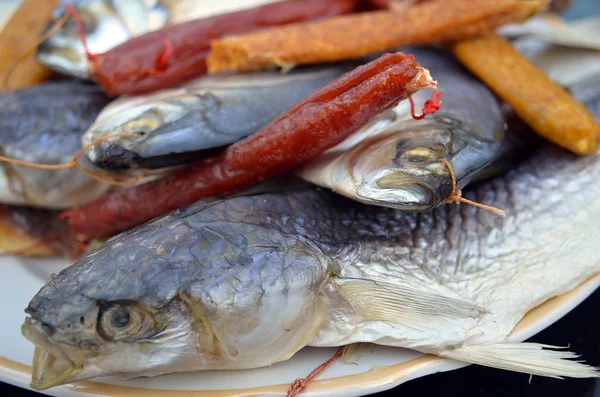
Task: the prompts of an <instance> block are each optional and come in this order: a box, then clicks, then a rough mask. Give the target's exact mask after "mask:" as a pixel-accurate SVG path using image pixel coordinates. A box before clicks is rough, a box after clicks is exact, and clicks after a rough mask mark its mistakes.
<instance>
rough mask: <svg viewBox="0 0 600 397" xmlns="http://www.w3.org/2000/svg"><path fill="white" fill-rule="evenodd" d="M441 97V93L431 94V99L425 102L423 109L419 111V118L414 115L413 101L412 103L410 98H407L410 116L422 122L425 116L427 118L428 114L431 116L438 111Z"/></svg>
mask: <svg viewBox="0 0 600 397" xmlns="http://www.w3.org/2000/svg"><path fill="white" fill-rule="evenodd" d="M441 97H442V92H435V91H434V92H432V93H431V98H430V99H428V100H426V101H425V104H424V105H423V109H422V110H421V112H422V113H423V114H421V115H420V116H417V115H416V114H415V101H413V98H412V96H409V97H408V100H409V101H410V115H411V116H412V118H413V119H415V120H423V119H424V118H425V116H427V115H428V114H433V113H435V112H437V111H438V110H440V107H441V106H442V101H440V98H441Z"/></svg>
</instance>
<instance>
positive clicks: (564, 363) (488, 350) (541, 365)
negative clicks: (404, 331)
mask: <svg viewBox="0 0 600 397" xmlns="http://www.w3.org/2000/svg"><path fill="white" fill-rule="evenodd" d="M564 349H565V348H563V347H557V346H550V345H544V344H539V343H499V344H494V345H481V346H462V347H460V348H458V349H455V350H452V351H445V352H442V353H440V356H442V357H447V358H451V359H455V360H459V361H463V362H468V363H472V364H478V365H483V366H487V367H492V368H499V369H504V370H508V371H515V372H523V373H527V374H531V375H538V376H546V377H551V378H559V379H562V378H563V377H569V378H598V377H600V372H599V371H600V370H599V369H598V368H595V367H592V366H590V365H587V364H584V363H582V361H581V360H573V359H576V358H578V357H579V355H577V354H575V353H573V352H569V351H565V350H564Z"/></svg>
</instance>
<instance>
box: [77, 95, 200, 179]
mask: <svg viewBox="0 0 600 397" xmlns="http://www.w3.org/2000/svg"><path fill="white" fill-rule="evenodd" d="M192 100H193V99H192ZM191 117H194V115H193V114H191V113H190V106H189V103H188V101H186V100H170V99H167V98H164V99H163V98H156V99H148V100H146V101H145V100H143V99H139V100H136V101H134V102H132V103H131V102H127V101H126V100H125V101H122V102H121V101H119V102H117V103H115V104H112V105H109V108H107V109H105V111H104V112H103V113H102V114H100V115H99V116H98V119H97V120H96V121H95V122H94V124H93V125H92V126H91V127H90V128H89V129H88V130H87V131H86V132H85V134H84V135H83V139H82V140H83V144H84V145H89V144H92V143H94V142H96V141H98V140H99V139H103V138H106V137H107V136H109V135H113V134H120V133H126V134H131V136H116V137H114V138H110V139H107V140H105V141H103V142H100V143H98V144H96V145H94V146H92V147H91V148H90V149H89V150H88V151H87V152H86V157H87V159H88V160H89V161H90V162H91V163H92V164H94V166H96V167H99V168H101V169H105V170H108V171H111V172H119V171H127V170H129V169H137V168H152V167H151V165H150V166H149V165H148V164H146V162H147V159H148V158H152V157H155V156H157V157H158V156H163V155H165V153H162V152H160V153H158V152H156V150H161V149H160V147H161V145H157V144H155V142H154V141H155V140H156V137H157V136H160V137H161V138H162V139H163V141H166V142H162V143H163V144H164V145H168V144H169V142H168V141H169V140H175V141H178V139H177V136H178V134H184V133H186V130H187V128H188V124H193V123H188V122H187V120H189V119H190V118H191ZM164 145H162V147H163V148H164ZM162 150H164V149H162ZM181 150H185V149H184V148H181ZM162 164H164V162H162Z"/></svg>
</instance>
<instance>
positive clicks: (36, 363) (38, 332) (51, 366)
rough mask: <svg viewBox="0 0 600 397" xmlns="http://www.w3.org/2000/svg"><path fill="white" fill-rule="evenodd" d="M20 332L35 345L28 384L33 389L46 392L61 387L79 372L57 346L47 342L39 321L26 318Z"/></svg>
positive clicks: (45, 332)
mask: <svg viewBox="0 0 600 397" xmlns="http://www.w3.org/2000/svg"><path fill="white" fill-rule="evenodd" d="M21 332H22V334H23V336H24V337H25V338H27V340H29V341H30V342H31V343H33V344H34V345H35V349H34V352H33V371H32V374H31V383H30V385H31V387H32V388H33V389H36V390H46V389H49V388H51V387H54V386H59V385H63V384H65V383H67V382H68V381H69V380H70V379H73V378H74V377H75V375H76V374H77V373H78V372H79V371H80V368H79V367H78V366H77V365H76V364H75V363H74V362H73V361H72V360H71V359H70V358H69V357H68V356H67V355H66V354H65V353H64V352H63V351H62V350H61V349H60V348H59V347H58V346H56V345H55V344H53V343H52V342H50V341H49V340H48V333H47V331H45V330H44V329H43V325H42V323H40V322H39V321H37V320H35V319H32V318H27V319H26V320H25V323H24V324H23V326H22V327H21Z"/></svg>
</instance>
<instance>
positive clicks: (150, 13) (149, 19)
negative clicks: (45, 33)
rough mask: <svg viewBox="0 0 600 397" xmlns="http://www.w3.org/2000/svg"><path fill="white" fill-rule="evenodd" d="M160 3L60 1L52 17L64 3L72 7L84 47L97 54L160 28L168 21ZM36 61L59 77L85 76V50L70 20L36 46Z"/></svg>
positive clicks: (149, 0)
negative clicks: (80, 24)
mask: <svg viewBox="0 0 600 397" xmlns="http://www.w3.org/2000/svg"><path fill="white" fill-rule="evenodd" d="M162 3H163V2H161V1H156V0H127V1H114V0H62V1H61V4H60V6H59V7H58V8H57V9H56V10H55V12H54V17H55V21H56V20H58V19H59V18H61V17H62V16H63V15H64V13H66V12H67V11H66V9H65V7H64V5H65V4H71V5H73V7H74V8H75V9H76V10H77V12H78V13H79V15H80V16H81V20H82V22H83V28H84V32H85V36H86V41H87V45H88V48H89V50H90V52H91V53H93V54H97V53H102V52H106V51H108V50H110V49H111V48H113V47H116V46H117V45H119V44H121V43H123V42H125V41H127V40H128V39H130V38H132V37H135V36H139V35H142V34H144V33H147V32H150V31H152V30H156V29H159V28H161V27H163V26H164V25H165V24H166V23H167V22H168V21H169V19H170V12H169V9H168V7H166V6H165V5H164V4H162ZM54 23H55V22H53V23H51V24H50V25H49V26H48V29H50V28H51V27H52V26H53V25H54ZM37 60H38V62H40V63H41V64H43V65H46V66H47V67H49V68H51V69H53V70H56V71H57V72H60V73H63V74H67V75H71V76H74V77H79V78H83V79H86V78H88V77H89V70H88V68H89V65H88V61H87V57H86V54H85V49H84V47H83V44H82V42H81V37H80V35H79V31H78V29H77V24H76V23H75V20H74V19H73V18H70V19H69V20H68V21H67V23H66V24H65V25H63V26H62V27H61V28H59V30H58V31H57V32H56V33H54V34H53V35H51V36H50V37H49V38H48V39H47V40H45V41H44V42H43V43H41V44H40V45H39V46H38V51H37Z"/></svg>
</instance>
